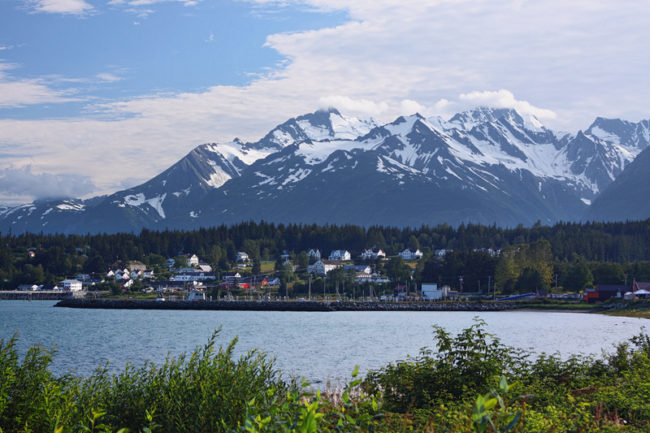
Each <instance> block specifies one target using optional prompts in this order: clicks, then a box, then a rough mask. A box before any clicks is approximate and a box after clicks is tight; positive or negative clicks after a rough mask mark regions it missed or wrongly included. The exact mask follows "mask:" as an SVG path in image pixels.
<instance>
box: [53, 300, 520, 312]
mask: <svg viewBox="0 0 650 433" xmlns="http://www.w3.org/2000/svg"><path fill="white" fill-rule="evenodd" d="M55 307H66V308H104V309H132V310H135V309H137V310H240V311H243V310H246V311H323V312H327V311H505V310H511V309H514V308H516V306H515V305H513V304H510V303H506V302H316V301H198V302H196V301H195V302H191V301H165V302H156V301H154V300H136V299H63V300H61V301H59V302H58V303H57V304H56V305H55Z"/></svg>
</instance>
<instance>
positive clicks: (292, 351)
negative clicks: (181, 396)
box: [0, 301, 650, 383]
mask: <svg viewBox="0 0 650 433" xmlns="http://www.w3.org/2000/svg"><path fill="white" fill-rule="evenodd" d="M53 305H54V302H50V301H33V302H28V301H0V338H5V339H7V338H9V337H11V336H12V335H13V334H14V333H15V332H16V331H17V332H18V333H19V342H18V343H19V344H18V346H19V349H20V351H21V353H24V352H25V351H26V350H27V348H28V347H29V346H31V345H33V344H37V343H38V344H42V345H44V346H45V347H52V346H54V345H56V347H57V354H56V356H55V358H54V363H53V365H52V369H53V370H54V371H55V372H56V373H59V374H62V373H70V372H73V373H75V374H78V375H88V374H90V373H91V372H92V371H94V370H95V369H96V368H97V367H99V366H102V365H104V364H106V363H107V362H110V367H111V368H113V369H122V368H123V367H124V365H125V364H126V362H127V361H130V362H131V363H133V364H135V365H136V366H140V365H142V364H143V363H144V361H145V360H151V361H153V362H155V363H158V364H159V363H161V362H162V361H164V359H165V357H166V356H167V354H171V355H178V354H180V353H182V352H187V351H191V350H193V349H194V348H195V347H196V346H197V345H203V344H205V342H207V340H208V338H209V337H210V335H211V334H212V333H213V331H214V330H215V329H217V328H219V326H222V332H221V333H220V334H219V337H218V338H217V342H218V343H219V344H223V345H226V344H228V343H229V342H230V341H231V340H232V339H233V338H234V337H235V336H238V337H239V343H238V344H237V352H238V353H243V352H245V351H248V350H251V349H255V348H259V349H262V350H264V351H266V352H267V353H269V354H271V355H274V356H275V357H276V359H277V365H278V367H279V368H280V369H281V370H282V371H284V372H285V373H286V374H288V375H293V376H298V377H305V378H307V379H308V380H310V381H312V382H313V383H325V382H326V381H328V380H330V381H332V382H334V383H339V382H342V381H345V380H346V379H347V378H348V377H349V374H350V372H352V370H353V369H354V366H355V365H359V366H360V367H361V370H362V371H366V370H368V369H376V368H379V367H382V366H384V365H386V364H387V363H389V362H392V361H396V360H399V359H405V358H406V356H407V355H412V356H414V355H417V354H418V352H419V350H420V348H422V347H432V346H433V338H432V336H433V333H432V329H431V326H432V325H434V324H437V325H440V326H442V327H444V328H445V329H447V330H448V331H449V332H451V333H453V334H455V333H457V332H458V331H460V330H462V329H463V328H466V327H468V326H470V325H471V324H472V323H473V318H474V317H480V318H481V319H483V320H484V321H485V322H487V324H488V330H489V331H490V332H491V333H493V334H494V335H496V336H498V337H499V338H501V340H502V341H503V342H504V343H506V344H508V345H512V346H515V347H520V348H525V349H529V348H530V349H531V350H533V351H535V352H536V353H540V352H546V353H555V352H559V353H560V355H561V356H563V357H566V356H569V355H571V354H579V353H580V354H594V355H600V354H601V353H602V351H603V350H606V351H611V350H612V348H613V346H614V345H615V344H616V343H618V342H621V341H624V340H627V339H629V338H630V337H632V336H634V335H637V334H638V333H639V332H640V331H641V330H642V328H643V326H644V325H645V324H650V321H648V320H647V319H636V318H626V317H609V316H603V315H597V314H584V313H553V312H523V311H521V312H486V313H475V312H337V313H321V312H314V313H309V312H260V311H165V310H89V309H88V310H85V309H67V308H53V307H52V306H53Z"/></svg>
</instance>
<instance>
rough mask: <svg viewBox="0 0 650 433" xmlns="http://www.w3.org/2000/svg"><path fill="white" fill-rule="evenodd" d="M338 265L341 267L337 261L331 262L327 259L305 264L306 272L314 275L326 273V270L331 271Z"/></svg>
mask: <svg viewBox="0 0 650 433" xmlns="http://www.w3.org/2000/svg"><path fill="white" fill-rule="evenodd" d="M339 267H341V265H340V264H338V263H332V262H330V261H327V260H325V261H323V260H319V261H317V262H316V263H314V264H313V265H309V266H307V272H308V273H310V274H316V275H327V273H328V272H330V271H333V270H334V269H336V268H339Z"/></svg>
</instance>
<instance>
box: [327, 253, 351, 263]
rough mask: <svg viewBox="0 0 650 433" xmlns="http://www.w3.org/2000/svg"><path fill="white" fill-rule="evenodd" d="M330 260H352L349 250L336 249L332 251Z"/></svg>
mask: <svg viewBox="0 0 650 433" xmlns="http://www.w3.org/2000/svg"><path fill="white" fill-rule="evenodd" d="M329 259H330V260H333V261H337V262H341V261H346V260H351V259H352V256H350V252H349V251H347V250H334V251H332V252H331V253H330V257H329Z"/></svg>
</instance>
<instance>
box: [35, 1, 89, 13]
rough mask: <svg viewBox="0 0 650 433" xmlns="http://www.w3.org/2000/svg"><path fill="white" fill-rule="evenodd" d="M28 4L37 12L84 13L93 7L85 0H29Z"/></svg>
mask: <svg viewBox="0 0 650 433" xmlns="http://www.w3.org/2000/svg"><path fill="white" fill-rule="evenodd" d="M27 5H28V6H29V7H30V8H32V9H33V10H34V11H36V12H48V13H56V14H71V15H83V14H85V13H87V12H89V11H91V10H92V9H93V7H92V5H90V4H89V3H87V2H86V1H84V0H27Z"/></svg>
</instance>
